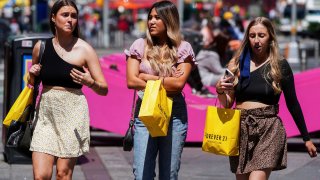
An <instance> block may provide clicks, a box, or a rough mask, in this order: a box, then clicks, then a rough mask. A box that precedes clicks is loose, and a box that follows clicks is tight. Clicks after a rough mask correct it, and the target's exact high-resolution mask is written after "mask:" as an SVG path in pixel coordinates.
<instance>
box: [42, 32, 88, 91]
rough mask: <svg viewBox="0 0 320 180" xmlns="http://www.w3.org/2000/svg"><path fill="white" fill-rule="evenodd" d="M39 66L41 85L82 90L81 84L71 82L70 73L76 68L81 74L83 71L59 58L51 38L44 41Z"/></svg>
mask: <svg viewBox="0 0 320 180" xmlns="http://www.w3.org/2000/svg"><path fill="white" fill-rule="evenodd" d="M41 64H42V68H41V72H40V78H41V81H42V84H43V85H47V86H61V87H66V88H75V89H81V88H82V85H81V84H77V83H75V82H73V81H72V77H71V76H70V72H71V69H72V68H76V69H78V70H79V71H81V72H84V71H83V69H82V68H80V67H78V66H76V65H73V64H70V63H68V62H66V61H65V60H63V59H62V58H60V56H59V55H58V54H57V53H56V51H55V49H54V47H53V44H52V38H50V39H47V40H46V47H45V50H44V53H43V57H42V62H41Z"/></svg>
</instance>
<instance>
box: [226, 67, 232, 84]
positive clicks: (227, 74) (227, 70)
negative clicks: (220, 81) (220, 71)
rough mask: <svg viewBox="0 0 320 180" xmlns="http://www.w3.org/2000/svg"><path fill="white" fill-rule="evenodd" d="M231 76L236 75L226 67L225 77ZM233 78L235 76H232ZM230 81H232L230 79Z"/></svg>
mask: <svg viewBox="0 0 320 180" xmlns="http://www.w3.org/2000/svg"><path fill="white" fill-rule="evenodd" d="M229 77H234V74H233V73H232V72H231V71H230V70H229V69H226V71H225V73H224V78H229ZM231 79H233V78H231ZM228 82H230V81H228Z"/></svg>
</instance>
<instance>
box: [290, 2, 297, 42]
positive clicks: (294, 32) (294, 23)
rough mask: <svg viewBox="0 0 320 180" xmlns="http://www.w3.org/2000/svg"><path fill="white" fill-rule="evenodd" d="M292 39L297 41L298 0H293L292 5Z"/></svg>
mask: <svg viewBox="0 0 320 180" xmlns="http://www.w3.org/2000/svg"><path fill="white" fill-rule="evenodd" d="M291 41H292V42H297V1H296V0H293V1H292V5H291Z"/></svg>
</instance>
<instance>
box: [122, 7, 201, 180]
mask: <svg viewBox="0 0 320 180" xmlns="http://www.w3.org/2000/svg"><path fill="white" fill-rule="evenodd" d="M147 26H148V29H147V32H146V38H145V39H142V38H140V39H137V40H136V41H135V42H134V43H133V44H132V45H131V47H130V50H129V51H126V54H127V58H128V59H127V86H128V88H130V89H136V90H139V91H138V96H139V98H138V100H137V103H136V111H135V124H134V127H135V129H134V130H135V135H134V162H133V173H134V176H135V179H137V180H142V179H146V180H150V179H154V177H155V176H156V175H155V166H156V158H157V155H158V154H159V158H158V160H159V179H178V172H179V169H180V161H181V154H182V150H183V146H184V144H185V140H186V136H187V129H188V118H187V107H186V102H185V99H184V96H183V95H182V90H183V88H184V85H185V83H186V81H187V79H188V76H189V74H190V72H191V69H192V67H193V66H194V63H195V59H194V53H193V50H192V47H191V45H190V44H189V43H188V42H186V41H182V39H181V33H180V28H179V27H180V22H179V14H178V10H177V8H176V6H175V5H174V4H173V3H172V2H170V1H160V2H156V3H155V4H153V6H152V7H151V9H150V11H149V13H148V21H147ZM158 79H160V80H161V81H162V85H163V86H164V88H165V89H166V90H167V95H168V96H171V97H172V98H173V107H172V114H171V119H170V124H169V128H168V135H167V136H165V137H154V138H153V137H151V136H150V134H149V132H148V130H147V128H146V127H145V125H144V124H143V123H142V122H141V121H140V120H139V118H138V117H137V116H138V113H139V110H140V106H141V102H142V98H143V90H144V89H145V87H146V82H147V81H148V80H158Z"/></svg>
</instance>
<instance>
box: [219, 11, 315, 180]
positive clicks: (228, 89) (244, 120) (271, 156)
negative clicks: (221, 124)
mask: <svg viewBox="0 0 320 180" xmlns="http://www.w3.org/2000/svg"><path fill="white" fill-rule="evenodd" d="M228 69H230V70H231V71H232V72H233V73H234V74H235V77H228V78H224V77H222V78H221V79H220V81H218V83H217V85H216V90H217V93H218V94H219V95H218V98H219V100H220V102H221V103H222V104H223V105H224V106H225V107H228V108H230V107H231V106H232V105H233V103H234V102H236V108H237V109H241V125H240V127H241V130H240V154H239V156H232V157H230V166H231V171H232V172H233V173H235V174H236V178H237V179H238V180H243V179H268V178H269V176H270V174H271V171H274V170H280V169H284V168H286V166H287V142H286V131H285V129H284V126H283V124H282V121H281V119H280V117H279V116H278V112H279V107H278V103H279V99H280V95H281V92H283V93H284V97H285V100H286V104H287V108H288V110H289V111H290V113H291V115H292V117H293V119H294V121H295V123H296V125H297V127H298V128H299V130H300V133H301V135H302V137H303V140H304V142H305V146H306V149H307V151H308V153H309V155H310V157H316V156H317V151H316V147H315V146H314V144H313V143H312V141H311V140H310V137H309V134H308V131H307V127H306V124H305V121H304V117H303V113H302V110H301V107H300V104H299V102H298V99H297V96H296V92H295V86H294V76H293V73H292V70H291V68H290V66H289V64H288V62H287V61H286V60H285V59H283V58H280V55H279V51H278V42H277V38H276V33H275V29H274V26H273V25H272V22H271V21H270V20H269V19H267V18H264V17H257V18H255V19H254V20H252V21H251V22H250V23H249V25H248V28H247V30H246V32H245V36H244V40H243V41H242V44H241V47H240V49H239V51H238V52H237V53H236V54H235V56H234V58H233V59H232V60H231V61H230V63H229V65H228ZM232 82H233V83H232Z"/></svg>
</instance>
